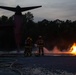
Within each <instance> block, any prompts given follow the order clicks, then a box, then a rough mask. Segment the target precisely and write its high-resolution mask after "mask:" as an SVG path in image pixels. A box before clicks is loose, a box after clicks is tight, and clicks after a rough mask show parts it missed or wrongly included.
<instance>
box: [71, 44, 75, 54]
mask: <svg viewBox="0 0 76 75" xmlns="http://www.w3.org/2000/svg"><path fill="white" fill-rule="evenodd" d="M70 52H71V53H72V54H74V55H76V43H74V44H73V45H72V47H71V48H70Z"/></svg>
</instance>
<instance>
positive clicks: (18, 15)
mask: <svg viewBox="0 0 76 75" xmlns="http://www.w3.org/2000/svg"><path fill="white" fill-rule="evenodd" d="M39 7H42V6H31V7H20V6H19V5H17V6H16V7H7V6H0V8H2V9H5V10H9V11H12V12H15V15H14V25H15V26H14V34H15V35H14V36H15V42H16V46H17V50H18V52H19V49H20V45H21V37H22V26H23V25H22V24H23V23H22V12H24V11H28V10H32V9H36V8H39Z"/></svg>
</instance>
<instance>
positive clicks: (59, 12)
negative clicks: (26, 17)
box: [0, 0, 76, 21]
mask: <svg viewBox="0 0 76 75" xmlns="http://www.w3.org/2000/svg"><path fill="white" fill-rule="evenodd" d="M0 5H1V6H10V7H16V6H17V5H20V6H21V7H28V6H38V5H42V7H41V8H38V9H34V10H30V11H29V12H31V13H32V14H33V15H34V19H35V21H39V20H43V19H48V20H55V19H60V20H67V19H69V20H72V21H74V20H76V0H0ZM24 13H25V12H23V14H24ZM13 14H14V13H13V12H11V11H7V10H3V9H0V16H2V15H6V16H8V17H10V16H12V15H13Z"/></svg>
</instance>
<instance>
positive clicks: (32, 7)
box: [21, 6, 42, 12]
mask: <svg viewBox="0 0 76 75" xmlns="http://www.w3.org/2000/svg"><path fill="white" fill-rule="evenodd" d="M40 7H42V6H31V7H22V8H21V11H22V12H23V11H27V10H32V9H36V8H40Z"/></svg>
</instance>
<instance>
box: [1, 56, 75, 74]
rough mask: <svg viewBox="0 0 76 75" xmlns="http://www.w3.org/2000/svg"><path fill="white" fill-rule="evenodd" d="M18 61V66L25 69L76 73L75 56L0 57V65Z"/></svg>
mask: <svg viewBox="0 0 76 75" xmlns="http://www.w3.org/2000/svg"><path fill="white" fill-rule="evenodd" d="M14 60H17V61H16V63H17V64H22V65H23V67H43V68H46V69H53V70H65V71H67V72H72V73H76V57H75V56H39V57H35V56H32V57H23V56H17V57H0V63H5V62H10V61H12V62H13V61H14Z"/></svg>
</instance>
